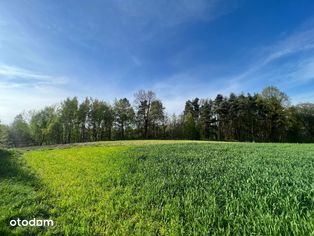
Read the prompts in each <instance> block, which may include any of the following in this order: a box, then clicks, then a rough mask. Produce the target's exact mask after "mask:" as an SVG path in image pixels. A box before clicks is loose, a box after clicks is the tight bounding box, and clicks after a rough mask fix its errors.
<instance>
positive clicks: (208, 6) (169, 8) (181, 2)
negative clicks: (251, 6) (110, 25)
mask: <svg viewBox="0 0 314 236" xmlns="http://www.w3.org/2000/svg"><path fill="white" fill-rule="evenodd" d="M114 3H115V7H116V8H117V9H118V10H119V11H120V13H121V14H123V16H126V17H128V18H133V19H138V20H141V22H142V23H149V24H152V23H158V24H159V25H162V26H175V25H178V24H182V23H185V22H188V21H191V20H203V21H209V20H213V19H215V18H217V17H219V16H221V15H224V14H227V13H229V12H230V11H232V10H234V9H235V8H236V6H237V4H236V1H232V0H194V1H189V0H170V1H169V0H168V1H166V0H160V1H146V0H140V1H123V0H118V1H115V2H114Z"/></svg>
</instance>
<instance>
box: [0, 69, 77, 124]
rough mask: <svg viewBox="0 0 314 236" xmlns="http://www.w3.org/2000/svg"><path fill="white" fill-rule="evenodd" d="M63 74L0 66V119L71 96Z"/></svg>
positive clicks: (66, 79) (8, 118)
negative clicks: (47, 73) (49, 73)
mask: <svg viewBox="0 0 314 236" xmlns="http://www.w3.org/2000/svg"><path fill="white" fill-rule="evenodd" d="M70 81H71V80H70V79H68V78H67V77H65V76H52V75H45V74H42V73H37V72H34V71H31V70H27V69H23V68H20V67H16V66H8V65H0V119H1V122H3V123H6V124H8V123H10V122H11V121H12V120H13V118H14V117H15V116H16V115H17V114H19V113H21V112H23V111H28V110H34V109H35V110H37V109H41V108H43V107H45V106H47V105H52V104H55V103H58V102H60V100H61V99H63V98H65V97H67V96H71V95H72V92H71V91H70V90H68V89H67V88H66V85H68V83H69V82H70Z"/></svg>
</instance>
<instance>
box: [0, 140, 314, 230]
mask: <svg viewBox="0 0 314 236" xmlns="http://www.w3.org/2000/svg"><path fill="white" fill-rule="evenodd" d="M0 196H1V197H0V235H10V234H34V235H36V234H44V235H46V234H47V235H51V234H52V235H53V234H57V235H58V234H60V235H63V234H68V235H132V234H134V235H191V234H192V235H193V234H194V235H199V234H200V235H252V234H253V235H311V234H314V145H310V144H308V145H305V144H304V145H303V144H251V143H209V142H180V141H169V142H167V141H166V142H163V141H136V142H108V143H94V144H92V145H82V146H75V147H67V148H62V147H54V148H46V149H38V150H30V151H26V150H23V151H9V152H8V151H0ZM18 217H19V218H21V219H32V218H34V217H36V218H43V219H53V220H54V222H55V224H56V225H55V226H54V227H51V228H34V227H25V228H23V227H15V228H13V227H9V221H10V219H15V218H18Z"/></svg>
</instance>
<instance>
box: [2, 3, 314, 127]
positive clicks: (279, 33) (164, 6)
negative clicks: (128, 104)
mask: <svg viewBox="0 0 314 236" xmlns="http://www.w3.org/2000/svg"><path fill="white" fill-rule="evenodd" d="M267 85H275V86H278V87H279V88H280V89H281V90H283V91H284V92H286V93H288V95H289V96H290V97H291V101H292V103H298V102H303V101H310V102H314V1H310V0H309V1H303V0H298V1H295V0H291V1H289V0H277V1H273V0H265V1H257V0H256V1H250V0H176V1H173V0H168V1H166V0H159V1H149V0H138V1H127V0H112V1H109V0H94V1H87V0H85V1H81V0H75V1H70V0H67V1H41V0H28V1H23V0H10V1H9V0H4V1H0V119H1V121H2V122H4V123H9V122H10V121H12V119H13V117H14V116H15V115H16V114H18V113H20V112H22V111H23V110H25V111H27V110H31V109H40V108H42V107H44V106H45V105H52V104H55V103H58V102H59V101H61V100H63V99H64V98H66V97H68V96H78V97H79V98H80V99H82V98H83V97H85V96H92V97H97V98H100V99H104V100H107V101H112V100H113V99H114V98H122V97H127V98H129V99H130V100H131V101H133V94H134V93H135V92H136V91H137V90H139V89H151V90H153V91H155V92H156V94H157V96H158V97H159V98H160V99H162V101H163V102H164V105H165V106H166V108H167V112H168V113H169V114H171V113H173V112H176V113H179V112H181V111H182V109H183V107H184V103H185V101H186V100H187V99H191V98H193V97H201V98H205V97H209V98H213V97H215V95H216V94H217V93H222V94H225V95H228V94H229V93H230V92H231V91H232V92H236V93H241V92H245V93H246V92H251V93H254V92H258V91H260V90H261V89H262V88H263V87H265V86H267Z"/></svg>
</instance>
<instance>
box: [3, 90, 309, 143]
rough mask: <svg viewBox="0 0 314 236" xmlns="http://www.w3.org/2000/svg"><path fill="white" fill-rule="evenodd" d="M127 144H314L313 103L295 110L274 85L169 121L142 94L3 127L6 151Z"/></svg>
mask: <svg viewBox="0 0 314 236" xmlns="http://www.w3.org/2000/svg"><path fill="white" fill-rule="evenodd" d="M125 139H192V140H221V141H250V142H313V141H314V104H312V103H302V104H298V105H291V104H290V102H289V97H288V96H287V95H286V94H285V93H283V92H282V91H280V90H279V89H278V88H276V87H274V86H269V87H266V88H265V89H264V90H263V91H262V92H260V93H256V94H253V95H251V94H246V95H245V94H240V95H236V94H234V93H231V94H230V95H229V96H223V95H221V94H218V95H217V96H216V97H215V98H214V99H199V98H194V99H191V100H188V101H186V103H185V108H184V111H183V112H182V114H180V115H175V114H173V115H172V116H168V115H167V114H166V113H165V108H164V106H163V104H162V101H161V100H160V99H158V98H157V97H156V94H155V93H154V92H152V91H144V90H140V91H138V92H137V93H136V94H135V100H134V103H133V105H132V104H131V102H130V101H129V100H128V99H127V98H122V99H115V100H114V102H113V103H112V104H109V103H107V102H105V101H101V100H98V99H94V98H85V100H84V101H82V102H79V101H78V99H77V98H76V97H74V98H67V99H66V100H64V101H63V102H61V103H60V104H59V105H54V106H47V107H46V108H44V109H42V110H39V111H30V112H27V113H23V114H19V115H17V116H16V117H15V119H14V121H13V122H12V124H10V125H4V124H0V145H2V146H11V147H21V146H32V145H50V144H67V143H77V142H95V141H105V140H125Z"/></svg>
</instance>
